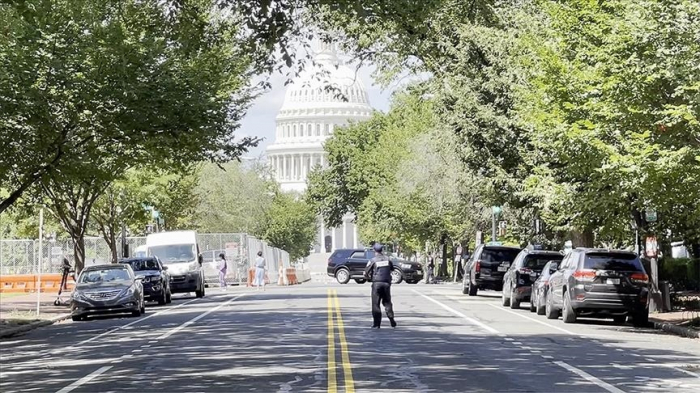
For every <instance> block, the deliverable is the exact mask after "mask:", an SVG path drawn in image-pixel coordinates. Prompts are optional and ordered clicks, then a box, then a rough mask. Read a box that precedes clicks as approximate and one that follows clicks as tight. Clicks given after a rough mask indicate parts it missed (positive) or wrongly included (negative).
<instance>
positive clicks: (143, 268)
mask: <svg viewBox="0 0 700 393" xmlns="http://www.w3.org/2000/svg"><path fill="white" fill-rule="evenodd" d="M119 263H123V264H125V265H129V266H131V269H133V270H134V273H136V277H142V278H143V296H144V298H145V299H146V300H151V301H156V302H158V304H160V305H163V304H166V303H170V302H171V301H172V296H173V294H172V292H171V290H170V275H169V274H168V272H167V270H168V268H167V266H163V264H161V263H160V260H159V259H158V257H139V258H129V259H122V260H121V261H119Z"/></svg>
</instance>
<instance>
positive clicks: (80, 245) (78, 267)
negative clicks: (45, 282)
mask: <svg viewBox="0 0 700 393" xmlns="http://www.w3.org/2000/svg"><path fill="white" fill-rule="evenodd" d="M75 232H77V233H75ZM70 235H71V238H72V239H73V258H74V259H75V273H76V275H78V274H80V272H81V271H82V270H83V269H84V268H85V235H84V234H83V233H82V231H71V234H70Z"/></svg>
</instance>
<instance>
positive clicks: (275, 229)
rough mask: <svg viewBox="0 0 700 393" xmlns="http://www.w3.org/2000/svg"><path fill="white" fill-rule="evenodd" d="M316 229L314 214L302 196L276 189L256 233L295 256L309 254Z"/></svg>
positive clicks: (296, 257) (291, 257)
mask: <svg viewBox="0 0 700 393" xmlns="http://www.w3.org/2000/svg"><path fill="white" fill-rule="evenodd" d="M317 231H318V223H317V218H316V214H315V212H314V210H313V208H312V207H311V206H310V205H309V204H308V203H307V202H306V201H305V200H304V199H303V198H302V197H299V196H297V195H294V194H288V193H282V192H276V193H275V196H274V198H273V199H272V204H271V205H270V208H269V209H268V210H267V211H266V212H265V220H264V222H263V224H262V228H261V229H260V232H259V234H258V235H259V236H260V237H261V238H262V239H263V240H265V241H267V242H268V243H270V245H272V246H273V247H277V248H280V249H282V250H285V251H287V252H288V253H289V258H290V259H291V260H297V259H299V258H303V257H306V256H307V255H309V251H310V250H311V248H312V247H313V246H314V242H315V240H316V233H317Z"/></svg>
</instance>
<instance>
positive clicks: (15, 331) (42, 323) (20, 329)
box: [0, 314, 71, 338]
mask: <svg viewBox="0 0 700 393" xmlns="http://www.w3.org/2000/svg"><path fill="white" fill-rule="evenodd" d="M70 317H71V314H63V315H59V316H57V317H54V318H51V319H46V320H43V321H37V322H32V323H28V324H26V325H22V326H17V327H15V328H11V329H7V330H3V331H0V338H7V337H12V336H14V335H17V334H20V333H24V332H28V331H30V330H34V329H37V328H40V327H44V326H49V325H53V324H54V323H56V322H60V321H63V320H66V319H68V318H70Z"/></svg>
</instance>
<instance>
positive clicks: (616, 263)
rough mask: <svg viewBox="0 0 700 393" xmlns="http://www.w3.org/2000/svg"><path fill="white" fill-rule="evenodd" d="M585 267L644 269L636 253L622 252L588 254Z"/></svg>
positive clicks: (622, 269)
mask: <svg viewBox="0 0 700 393" xmlns="http://www.w3.org/2000/svg"><path fill="white" fill-rule="evenodd" d="M583 267H584V269H593V270H615V271H635V272H643V271H644V267H643V266H642V263H641V262H640V261H639V258H638V257H637V256H636V255H633V254H622V253H600V254H587V255H586V259H585V260H584V263H583Z"/></svg>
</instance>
